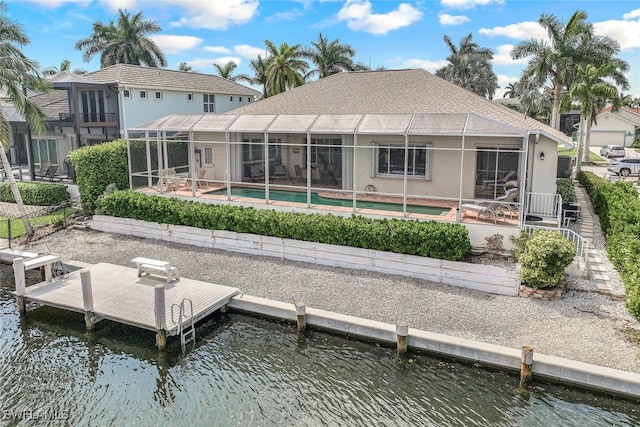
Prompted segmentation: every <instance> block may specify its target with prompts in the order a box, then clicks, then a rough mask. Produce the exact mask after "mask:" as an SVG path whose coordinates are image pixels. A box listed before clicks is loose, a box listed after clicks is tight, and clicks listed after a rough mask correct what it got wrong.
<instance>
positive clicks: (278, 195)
mask: <svg viewBox="0 0 640 427" xmlns="http://www.w3.org/2000/svg"><path fill="white" fill-rule="evenodd" d="M206 194H212V195H217V196H224V195H226V194H227V189H226V188H223V189H221V190H215V191H209V192H207V193H206ZM231 195H232V196H237V197H247V198H251V199H260V200H264V199H265V191H264V190H263V189H260V188H246V187H232V188H231ZM269 200H277V201H279V202H293V203H307V193H305V192H302V191H286V190H269ZM311 203H312V204H314V205H324V206H342V207H347V208H351V207H353V200H351V199H348V200H346V199H334V198H331V197H322V196H320V195H318V193H311ZM356 207H357V208H358V209H373V210H378V211H391V212H402V204H398V203H385V202H373V201H364V200H358V201H357V202H356ZM450 210H451V209H450V208H441V207H438V206H419V205H409V204H407V212H409V213H417V214H425V215H444V214H445V213H447V212H449V211H450Z"/></svg>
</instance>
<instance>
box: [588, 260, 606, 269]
mask: <svg viewBox="0 0 640 427" xmlns="http://www.w3.org/2000/svg"><path fill="white" fill-rule="evenodd" d="M590 266H591V270H593V271H607V267H606V266H605V265H604V264H600V263H597V262H592V263H591V264H590Z"/></svg>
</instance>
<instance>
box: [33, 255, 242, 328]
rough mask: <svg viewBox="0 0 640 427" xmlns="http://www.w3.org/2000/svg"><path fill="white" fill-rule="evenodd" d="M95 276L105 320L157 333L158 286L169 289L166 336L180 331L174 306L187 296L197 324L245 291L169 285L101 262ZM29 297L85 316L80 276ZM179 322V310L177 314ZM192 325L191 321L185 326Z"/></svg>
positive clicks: (192, 283)
mask: <svg viewBox="0 0 640 427" xmlns="http://www.w3.org/2000/svg"><path fill="white" fill-rule="evenodd" d="M88 270H89V271H90V272H91V288H92V294H93V307H94V313H95V315H96V316H98V317H100V318H102V319H108V320H113V321H115V322H119V323H124V324H127V325H131V326H136V327H139V328H143V329H148V330H152V331H155V330H156V325H155V313H154V300H155V285H164V286H165V303H166V305H165V315H166V319H167V326H166V328H167V329H166V331H167V335H169V336H171V335H176V334H177V333H178V326H179V325H178V324H176V323H174V322H172V319H171V306H172V305H173V304H178V305H179V304H180V303H181V302H182V300H183V299H184V298H188V299H190V300H191V301H192V302H193V317H194V320H195V321H198V320H200V319H202V318H204V317H206V316H208V315H210V314H211V313H213V312H214V311H216V310H218V309H220V307H222V306H224V305H225V304H226V303H227V302H228V301H229V299H230V298H231V297H232V296H234V295H237V294H239V293H240V291H239V290H238V289H237V288H233V287H229V286H222V285H216V284H212V283H206V282H200V281H197V280H192V279H188V278H180V280H178V281H176V282H172V283H170V284H168V285H167V283H166V281H165V280H164V279H163V278H160V277H158V278H156V277H153V276H143V277H137V276H138V271H137V269H135V268H130V267H123V266H119V265H113V264H107V263H98V264H94V265H92V266H90V267H88ZM25 298H26V299H27V300H30V301H34V302H37V303H40V304H44V305H49V306H53V307H58V308H62V309H66V310H71V311H76V312H81V313H83V312H84V306H83V302H82V285H81V281H80V272H79V271H75V272H72V273H70V274H69V277H68V278H66V279H59V280H54V281H53V282H50V283H47V282H41V283H38V284H36V285H32V286H29V287H27V288H26V292H25ZM176 320H177V312H176ZM183 326H187V322H186V321H184V322H183Z"/></svg>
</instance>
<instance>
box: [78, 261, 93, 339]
mask: <svg viewBox="0 0 640 427" xmlns="http://www.w3.org/2000/svg"><path fill="white" fill-rule="evenodd" d="M80 285H81V286H82V305H83V306H84V324H85V326H86V327H87V330H88V331H90V330H92V329H93V327H94V325H95V323H94V321H93V319H94V314H93V291H92V290H91V272H90V271H89V270H87V269H84V270H82V271H81V272H80Z"/></svg>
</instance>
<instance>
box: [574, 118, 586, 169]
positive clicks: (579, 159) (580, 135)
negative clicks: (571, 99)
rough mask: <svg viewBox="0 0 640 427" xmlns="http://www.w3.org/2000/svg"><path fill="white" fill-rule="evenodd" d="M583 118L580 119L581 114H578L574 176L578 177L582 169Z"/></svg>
mask: <svg viewBox="0 0 640 427" xmlns="http://www.w3.org/2000/svg"><path fill="white" fill-rule="evenodd" d="M585 122H586V119H585V120H582V116H580V127H579V128H578V129H579V131H578V154H577V155H576V178H577V177H578V174H579V173H580V170H581V169H582V168H581V166H582V156H583V150H582V142H583V139H584V138H583V135H584V128H585Z"/></svg>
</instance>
